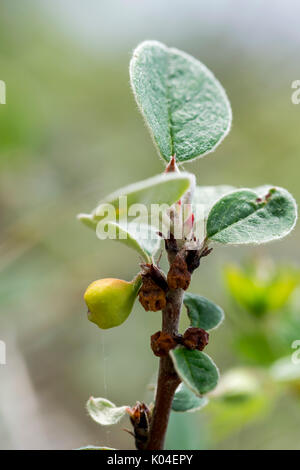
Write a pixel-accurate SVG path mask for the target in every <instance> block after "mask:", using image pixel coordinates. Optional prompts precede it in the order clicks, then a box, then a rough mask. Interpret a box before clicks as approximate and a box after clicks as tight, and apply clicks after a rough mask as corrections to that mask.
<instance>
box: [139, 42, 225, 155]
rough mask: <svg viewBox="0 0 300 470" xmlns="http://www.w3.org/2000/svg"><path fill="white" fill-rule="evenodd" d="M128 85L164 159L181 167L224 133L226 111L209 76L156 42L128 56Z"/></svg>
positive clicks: (192, 61)
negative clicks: (173, 156) (172, 157)
mask: <svg viewBox="0 0 300 470" xmlns="http://www.w3.org/2000/svg"><path fill="white" fill-rule="evenodd" d="M130 80H131V85H132V88H133V92H134V95H135V98H136V101H137V104H138V106H139V108H140V110H141V112H142V114H143V116H144V118H145V120H146V123H147V125H148V127H149V129H150V132H151V134H152V137H153V139H154V142H155V144H156V146H157V148H158V150H159V153H160V155H161V156H162V157H163V159H164V160H166V161H169V160H170V157H171V156H172V155H176V160H177V161H178V162H186V161H189V160H193V159H194V158H197V157H201V156H203V155H205V154H206V153H208V152H211V151H213V150H214V149H215V147H216V146H217V145H218V144H219V143H220V142H221V141H222V139H223V138H224V137H225V136H226V134H227V133H228V131H229V129H230V125H231V108H230V104H229V101H228V98H227V96H226V93H225V91H224V89H223V88H222V86H221V84H220V83H219V81H218V80H217V79H216V78H215V77H214V75H213V74H212V72H211V71H210V70H208V69H207V67H206V66H205V65H203V64H202V63H201V62H199V61H198V60H196V59H195V58H194V57H192V56H190V55H188V54H186V53H184V52H181V51H179V50H177V49H173V48H168V47H166V46H165V45H164V44H162V43H160V42H157V41H145V42H143V43H141V44H140V45H139V46H138V47H137V48H136V49H135V51H134V53H133V57H132V60H131V63H130Z"/></svg>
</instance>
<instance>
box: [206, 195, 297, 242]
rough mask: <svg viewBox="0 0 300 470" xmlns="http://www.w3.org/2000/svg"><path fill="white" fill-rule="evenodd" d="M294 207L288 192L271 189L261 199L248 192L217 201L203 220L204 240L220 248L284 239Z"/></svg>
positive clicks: (292, 218)
mask: <svg viewBox="0 0 300 470" xmlns="http://www.w3.org/2000/svg"><path fill="white" fill-rule="evenodd" d="M296 219H297V206H296V203H295V200H294V199H293V197H292V196H291V195H290V194H289V193H288V191H286V190H284V189H282V188H273V189H271V190H270V191H269V192H268V193H267V194H265V196H264V198H263V199H262V198H258V196H257V193H256V192H254V191H251V190H248V189H241V190H239V191H234V192H232V193H230V194H228V195H227V196H224V197H223V198H222V199H220V200H219V201H218V202H217V203H216V204H215V205H214V206H213V208H212V209H211V211H210V213H209V216H208V219H207V225H206V228H207V238H208V239H210V240H212V241H216V242H219V243H224V244H247V243H248V244H256V243H265V242H269V241H272V240H276V239H279V238H282V237H284V236H285V235H287V234H288V233H289V232H290V231H291V230H292V229H293V228H294V226H295V223H296Z"/></svg>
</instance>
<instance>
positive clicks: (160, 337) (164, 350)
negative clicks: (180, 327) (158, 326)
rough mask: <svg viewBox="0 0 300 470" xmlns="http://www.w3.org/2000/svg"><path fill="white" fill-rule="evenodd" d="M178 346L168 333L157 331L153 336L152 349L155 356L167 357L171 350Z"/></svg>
mask: <svg viewBox="0 0 300 470" xmlns="http://www.w3.org/2000/svg"><path fill="white" fill-rule="evenodd" d="M176 346H177V341H176V340H175V339H174V338H173V337H172V336H171V335H169V334H168V333H164V332H163V331H157V333H154V335H152V336H151V349H152V351H153V353H154V354H155V356H158V357H162V356H167V355H168V353H169V351H170V350H171V349H174V348H175V347H176Z"/></svg>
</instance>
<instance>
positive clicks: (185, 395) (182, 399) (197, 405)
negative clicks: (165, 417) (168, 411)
mask: <svg viewBox="0 0 300 470" xmlns="http://www.w3.org/2000/svg"><path fill="white" fill-rule="evenodd" d="M207 403H208V398H207V397H199V396H198V395H195V394H194V392H192V390H190V389H189V388H188V387H187V386H186V385H185V384H184V383H183V382H181V384H180V385H179V386H178V387H177V390H176V392H175V395H174V398H173V403H172V410H173V411H180V412H184V411H198V410H200V409H201V408H203V407H204V406H205V405H207Z"/></svg>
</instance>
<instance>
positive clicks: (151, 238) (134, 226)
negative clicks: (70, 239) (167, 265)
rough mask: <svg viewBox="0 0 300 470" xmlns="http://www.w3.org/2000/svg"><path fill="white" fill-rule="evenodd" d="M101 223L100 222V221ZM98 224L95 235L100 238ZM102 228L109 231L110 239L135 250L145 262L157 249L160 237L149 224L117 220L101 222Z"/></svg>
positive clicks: (149, 260)
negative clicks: (125, 222)
mask: <svg viewBox="0 0 300 470" xmlns="http://www.w3.org/2000/svg"><path fill="white" fill-rule="evenodd" d="M100 224H101V222H100ZM100 228H101V227H100V225H98V226H97V232H96V233H97V235H99V238H101V236H100V235H101V233H100ZM103 230H104V232H106V231H111V234H112V236H111V237H109V239H111V240H116V241H118V242H120V243H123V244H124V245H126V246H128V247H129V248H132V249H133V250H135V251H136V252H137V253H139V255H141V256H142V258H143V259H144V261H146V263H149V262H151V256H153V255H154V254H155V253H156V251H157V250H158V249H159V246H160V242H161V238H160V237H159V236H158V235H157V232H156V230H155V229H154V228H153V227H151V226H150V225H146V224H138V223H135V222H131V223H129V224H127V225H125V224H122V223H121V224H118V223H117V222H103Z"/></svg>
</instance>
